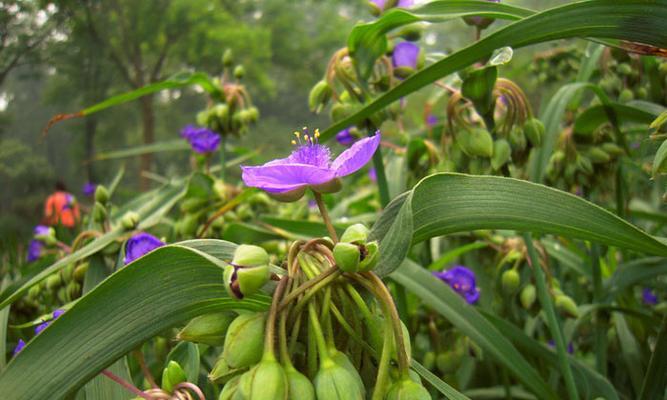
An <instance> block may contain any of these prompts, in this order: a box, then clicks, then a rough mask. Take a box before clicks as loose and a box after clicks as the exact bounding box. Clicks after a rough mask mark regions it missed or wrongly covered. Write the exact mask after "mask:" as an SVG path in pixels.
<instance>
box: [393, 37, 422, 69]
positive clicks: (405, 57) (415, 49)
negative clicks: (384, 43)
mask: <svg viewBox="0 0 667 400" xmlns="http://www.w3.org/2000/svg"><path fill="white" fill-rule="evenodd" d="M420 51H421V49H420V48H419V46H417V45H416V44H414V43H412V42H401V43H399V44H397V45H396V46H395V47H394V52H393V53H392V56H391V62H392V64H393V65H394V68H401V67H404V68H412V69H416V68H417V63H418V61H419V52H420Z"/></svg>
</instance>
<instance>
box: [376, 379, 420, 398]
mask: <svg viewBox="0 0 667 400" xmlns="http://www.w3.org/2000/svg"><path fill="white" fill-rule="evenodd" d="M385 399H386V400H431V394H430V393H429V392H428V390H426V388H424V386H422V385H421V384H419V383H417V382H414V381H413V380H411V379H409V378H405V379H401V380H400V381H398V382H396V383H394V384H393V385H391V386H390V387H389V390H388V391H387V395H386V397H385Z"/></svg>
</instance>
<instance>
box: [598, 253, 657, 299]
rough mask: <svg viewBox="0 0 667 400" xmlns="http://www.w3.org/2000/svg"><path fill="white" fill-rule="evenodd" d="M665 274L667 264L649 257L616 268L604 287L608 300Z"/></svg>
mask: <svg viewBox="0 0 667 400" xmlns="http://www.w3.org/2000/svg"><path fill="white" fill-rule="evenodd" d="M665 274H667V262H665V259H664V258H661V257H650V258H641V259H638V260H633V261H630V262H627V263H624V264H621V265H619V266H618V268H617V269H616V271H614V274H613V275H612V276H611V278H609V279H608V280H607V281H606V282H605V285H604V288H605V293H606V295H607V296H608V297H609V298H613V297H615V296H616V295H617V294H620V293H623V292H624V291H625V290H626V289H627V288H629V287H632V286H634V285H638V284H640V283H642V282H652V281H655V279H656V278H657V277H659V276H661V275H665Z"/></svg>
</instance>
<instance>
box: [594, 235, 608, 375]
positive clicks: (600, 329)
mask: <svg viewBox="0 0 667 400" xmlns="http://www.w3.org/2000/svg"><path fill="white" fill-rule="evenodd" d="M591 269H592V272H593V303H595V304H600V303H601V301H602V270H601V269H600V246H599V245H597V244H594V243H593V244H591ZM604 315H605V312H604V311H602V310H597V311H595V319H594V326H595V367H596V369H597V370H598V372H599V373H600V374H602V376H607V326H606V323H605V319H606V318H604Z"/></svg>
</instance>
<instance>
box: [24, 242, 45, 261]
mask: <svg viewBox="0 0 667 400" xmlns="http://www.w3.org/2000/svg"><path fill="white" fill-rule="evenodd" d="M42 250H44V244H43V243H42V242H40V241H39V240H36V239H33V240H31V241H30V243H29V244H28V257H27V260H28V262H33V261H35V260H37V259H39V258H40V257H41V256H42Z"/></svg>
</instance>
